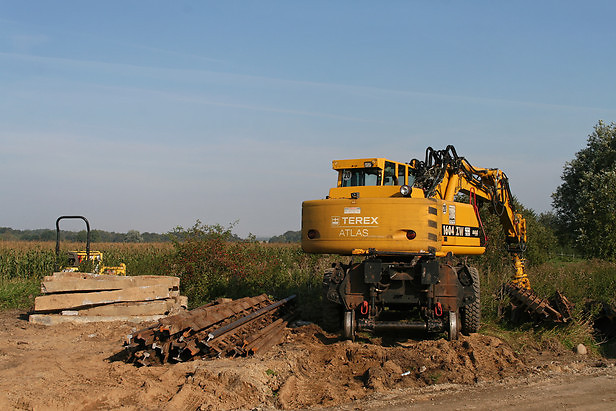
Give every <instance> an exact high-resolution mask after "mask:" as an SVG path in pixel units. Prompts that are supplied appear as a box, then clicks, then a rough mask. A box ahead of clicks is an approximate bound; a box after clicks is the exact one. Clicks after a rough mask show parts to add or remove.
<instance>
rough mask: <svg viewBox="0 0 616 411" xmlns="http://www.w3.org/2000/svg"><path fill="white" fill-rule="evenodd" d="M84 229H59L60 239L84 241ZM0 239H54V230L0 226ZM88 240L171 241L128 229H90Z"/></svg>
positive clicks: (159, 236) (111, 241)
mask: <svg viewBox="0 0 616 411" xmlns="http://www.w3.org/2000/svg"><path fill="white" fill-rule="evenodd" d="M86 239H87V232H86V230H81V231H64V230H63V231H60V241H68V242H85V241H86ZM0 241H56V230H51V229H46V228H44V229H36V230H16V229H13V228H9V227H0ZM90 241H91V242H93V243H94V242H96V243H160V242H168V241H171V239H170V238H169V235H168V234H158V233H149V232H144V233H140V232H139V231H137V230H129V231H128V232H126V233H116V232H113V231H104V230H91V231H90Z"/></svg>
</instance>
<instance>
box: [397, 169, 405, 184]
mask: <svg viewBox="0 0 616 411" xmlns="http://www.w3.org/2000/svg"><path fill="white" fill-rule="evenodd" d="M405 174H406V166H403V165H402V164H398V185H403V184H404V175H405Z"/></svg>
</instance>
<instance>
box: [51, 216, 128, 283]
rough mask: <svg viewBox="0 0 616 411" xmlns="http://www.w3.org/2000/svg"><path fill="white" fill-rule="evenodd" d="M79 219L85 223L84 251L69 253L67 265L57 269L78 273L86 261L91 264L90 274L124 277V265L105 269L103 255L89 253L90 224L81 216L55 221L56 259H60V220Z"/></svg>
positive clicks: (65, 217) (96, 252)
mask: <svg viewBox="0 0 616 411" xmlns="http://www.w3.org/2000/svg"><path fill="white" fill-rule="evenodd" d="M63 219H81V220H83V221H84V222H85V223H86V229H87V231H86V250H85V251H69V252H68V264H66V265H64V266H62V267H58V268H59V269H61V270H62V271H65V272H67V271H68V272H70V271H79V270H80V268H79V267H80V266H81V265H82V264H84V263H86V262H88V261H90V262H91V267H92V273H94V274H110V275H126V264H124V263H122V264H120V265H119V266H117V267H107V266H105V265H103V253H102V252H100V251H90V222H89V221H88V219H87V218H85V217H83V216H61V217H58V219H57V220H56V259H58V260H59V257H60V220H63Z"/></svg>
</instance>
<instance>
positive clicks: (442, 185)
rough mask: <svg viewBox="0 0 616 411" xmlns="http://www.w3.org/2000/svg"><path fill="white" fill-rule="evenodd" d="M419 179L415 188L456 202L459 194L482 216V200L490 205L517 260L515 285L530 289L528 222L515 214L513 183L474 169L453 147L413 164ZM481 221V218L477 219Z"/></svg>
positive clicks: (430, 153) (486, 170)
mask: <svg viewBox="0 0 616 411" xmlns="http://www.w3.org/2000/svg"><path fill="white" fill-rule="evenodd" d="M409 164H410V165H411V166H412V167H413V168H414V169H415V173H416V175H417V180H416V183H415V185H416V186H419V187H420V188H423V190H424V195H425V196H426V197H429V198H440V199H443V200H446V201H454V198H455V196H456V195H457V194H459V193H462V194H466V195H468V196H469V198H470V201H471V203H473V205H474V206H475V210H476V213H477V214H478V208H477V205H478V199H481V200H482V201H488V202H490V208H491V210H492V212H494V213H495V214H496V215H497V216H498V217H499V219H500V222H501V225H502V227H503V231H504V234H505V241H506V243H507V245H508V250H509V253H510V254H511V257H512V259H513V263H514V267H515V274H514V277H513V278H512V282H513V283H514V284H516V285H517V286H519V287H521V288H524V289H530V281H529V280H528V276H527V274H526V271H525V268H524V259H523V253H524V251H525V250H526V220H525V219H524V217H522V215H521V214H520V213H517V212H516V210H515V205H514V203H513V196H512V194H511V190H510V188H509V179H508V178H507V176H506V175H505V173H504V172H503V171H502V170H499V169H496V168H476V167H473V166H472V165H471V164H470V163H469V162H468V160H466V159H465V158H464V157H460V156H458V154H457V153H456V149H455V148H454V147H453V146H452V145H449V146H447V148H445V149H444V150H434V149H432V147H428V148H427V149H426V159H425V161H423V162H421V161H418V160H411V162H410V163H409ZM477 217H478V218H479V215H477Z"/></svg>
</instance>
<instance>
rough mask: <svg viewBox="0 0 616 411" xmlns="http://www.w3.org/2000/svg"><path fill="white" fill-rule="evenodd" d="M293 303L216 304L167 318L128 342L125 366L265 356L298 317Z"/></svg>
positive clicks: (290, 299) (247, 301)
mask: <svg viewBox="0 0 616 411" xmlns="http://www.w3.org/2000/svg"><path fill="white" fill-rule="evenodd" d="M294 299H295V295H292V296H290V297H287V298H285V299H283V300H280V301H277V302H272V301H271V300H270V299H269V298H268V297H267V296H266V295H265V294H263V295H260V296H257V297H245V298H241V299H238V300H230V299H218V300H216V301H214V302H211V303H209V304H206V305H204V306H201V307H199V308H196V309H194V310H192V311H186V312H183V313H180V314H177V315H174V316H170V317H166V318H163V319H161V320H159V321H158V324H156V325H154V326H152V327H148V328H145V329H143V330H140V331H138V332H136V333H134V334H131V335H129V336H128V337H127V341H126V342H125V354H126V355H125V361H126V362H129V363H135V364H137V365H155V364H163V363H169V362H171V363H173V362H182V361H189V360H191V359H194V358H218V357H237V356H246V355H251V354H254V353H256V352H263V351H265V350H266V349H268V348H269V347H271V346H273V345H275V344H277V343H278V342H280V340H281V339H282V336H283V332H284V328H285V327H286V325H287V324H288V322H289V321H290V320H291V319H292V318H293V316H294V306H293V304H292V303H293V302H294Z"/></svg>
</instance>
